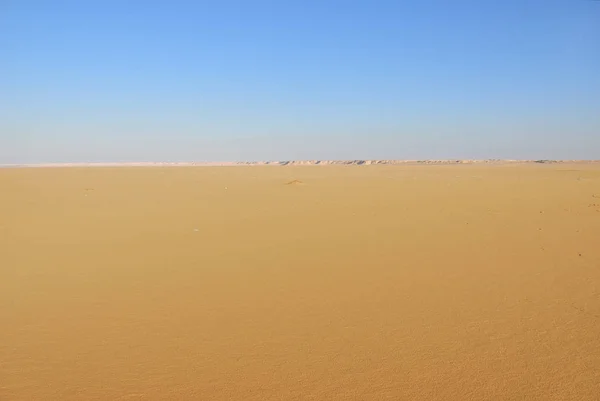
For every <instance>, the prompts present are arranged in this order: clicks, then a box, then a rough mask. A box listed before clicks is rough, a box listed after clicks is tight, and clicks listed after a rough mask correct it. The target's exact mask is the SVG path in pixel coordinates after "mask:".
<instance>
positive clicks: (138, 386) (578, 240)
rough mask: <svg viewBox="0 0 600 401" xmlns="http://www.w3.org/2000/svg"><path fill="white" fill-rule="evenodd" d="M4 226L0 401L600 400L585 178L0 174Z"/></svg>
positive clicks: (413, 169)
mask: <svg viewBox="0 0 600 401" xmlns="http://www.w3.org/2000/svg"><path fill="white" fill-rule="evenodd" d="M285 184H290V185H285ZM299 184H303V185H299ZM0 213H1V214H0V277H1V279H0V305H1V307H0V327H1V329H0V400H6V401H35V400H40V401H52V400H61V401H69V400H111V401H112V400H244V401H246V400H444V401H448V400H450V401H451V400H460V401H464V400H540V401H542V400H543V401H548V400H598V399H600V398H599V397H600V339H599V334H600V289H599V288H600V247H599V246H598V244H599V243H600V166H598V165H597V164H569V163H560V164H547V163H530V164H510V163H508V164H506V163H505V164H498V165H494V164H492V165H487V164H483V163H476V164H465V165H463V164H457V165H424V166H423V165H362V166H360V167H355V166H336V165H333V166H325V167H322V168H321V167H319V168H303V167H301V166H298V167H296V166H294V165H290V166H287V167H286V168H273V167H269V166H264V167H262V166H252V167H243V166H238V167H232V168H220V167H170V168H164V167H160V166H157V167H143V168H141V167H127V168H125V167H123V168H114V167H112V168H108V167H106V168H105V167H98V168H94V169H89V168H76V167H72V168H62V169H45V168H40V169H20V168H15V169H2V170H0Z"/></svg>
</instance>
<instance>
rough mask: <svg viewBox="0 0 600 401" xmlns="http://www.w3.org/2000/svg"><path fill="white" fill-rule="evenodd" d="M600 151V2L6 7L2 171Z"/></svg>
mask: <svg viewBox="0 0 600 401" xmlns="http://www.w3.org/2000/svg"><path fill="white" fill-rule="evenodd" d="M354 158H361V159H362V158H365V159H366V158H395V159H428V158H548V159H551V158H594V159H600V2H599V1H593V0H503V1H491V0H489V1H488V0H470V1H466V0H455V1H450V0H429V1H417V0H410V1H402V0H395V1H392V0H389V1H381V0H380V1H378V0H364V1H352V0H336V1H333V0H308V1H307V0H304V1H293V0H279V1H264V0H247V1H231V0H229V1H228V0H214V1H201V0H197V1H191V0H190V1H181V0H172V1H166V0H163V1H152V0H147V1H141V0H139V1H135V0H131V1H125V0H119V1H115V0H97V1H92V0H89V1H83V0H80V1H61V0H46V1H41V0H40V1H30V0H4V1H2V2H0V163H41V162H69V161H70V162H85V161H161V160H164V161H187V160H199V161H200V160H206V161H214V160H261V159H267V160H287V159H354Z"/></svg>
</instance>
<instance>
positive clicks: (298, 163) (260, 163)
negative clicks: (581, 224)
mask: <svg viewBox="0 0 600 401" xmlns="http://www.w3.org/2000/svg"><path fill="white" fill-rule="evenodd" d="M530 163H537V164H551V163H586V164H588V163H600V160H545V159H544V160H505V159H485V160H464V159H457V160H283V161H251V162H135V163H46V164H0V168H2V167H123V166H128V167H152V166H154V167H168V166H326V165H348V166H369V165H451V164H530Z"/></svg>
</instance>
